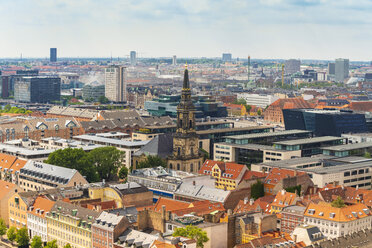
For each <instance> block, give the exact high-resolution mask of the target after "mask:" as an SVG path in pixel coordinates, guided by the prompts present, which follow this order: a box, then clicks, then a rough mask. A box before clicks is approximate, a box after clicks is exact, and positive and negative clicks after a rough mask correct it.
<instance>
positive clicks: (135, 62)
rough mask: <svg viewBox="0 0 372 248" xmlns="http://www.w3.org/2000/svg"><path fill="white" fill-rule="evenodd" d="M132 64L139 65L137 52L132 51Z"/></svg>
mask: <svg viewBox="0 0 372 248" xmlns="http://www.w3.org/2000/svg"><path fill="white" fill-rule="evenodd" d="M130 64H131V65H136V64H137V53H136V51H130Z"/></svg>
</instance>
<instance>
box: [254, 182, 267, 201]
mask: <svg viewBox="0 0 372 248" xmlns="http://www.w3.org/2000/svg"><path fill="white" fill-rule="evenodd" d="M264 195H265V190H264V184H263V183H262V182H261V181H260V180H257V182H256V183H254V184H252V186H251V197H252V198H253V199H255V200H257V199H258V198H260V197H262V196H264Z"/></svg>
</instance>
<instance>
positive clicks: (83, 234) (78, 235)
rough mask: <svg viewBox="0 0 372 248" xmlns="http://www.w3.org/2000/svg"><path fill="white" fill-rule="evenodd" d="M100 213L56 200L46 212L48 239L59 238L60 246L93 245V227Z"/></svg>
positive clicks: (79, 246) (80, 247) (76, 247)
mask: <svg viewBox="0 0 372 248" xmlns="http://www.w3.org/2000/svg"><path fill="white" fill-rule="evenodd" d="M99 215H100V212H97V211H93V210H90V209H87V208H83V207H80V206H78V205H73V204H71V203H68V202H64V201H56V203H55V204H54V206H53V207H52V208H51V210H50V212H49V213H48V214H46V219H47V225H48V232H47V233H48V241H52V240H57V245H58V246H59V247H63V246H65V245H66V244H70V245H71V246H72V247H75V248H83V247H85V248H86V247H92V230H91V228H92V224H93V223H94V222H95V219H96V218H98V217H99Z"/></svg>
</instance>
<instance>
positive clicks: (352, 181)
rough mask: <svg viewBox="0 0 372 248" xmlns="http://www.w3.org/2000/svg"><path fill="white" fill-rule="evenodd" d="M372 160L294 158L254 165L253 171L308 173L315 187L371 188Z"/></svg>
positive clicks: (324, 157) (322, 156)
mask: <svg viewBox="0 0 372 248" xmlns="http://www.w3.org/2000/svg"><path fill="white" fill-rule="evenodd" d="M371 162H372V159H368V158H363V157H353V156H351V157H343V158H338V157H333V156H327V155H318V156H314V157H308V158H293V159H288V160H282V161H271V162H263V163H259V164H252V165H251V170H252V171H259V172H262V171H271V170H272V169H273V168H282V169H290V170H296V171H297V172H306V173H307V174H308V175H309V176H310V178H311V180H312V181H313V183H314V185H317V186H318V187H325V186H326V185H327V184H330V183H335V182H336V183H338V184H343V185H344V186H348V187H354V188H356V187H359V188H363V189H370V188H371V176H372V170H371V168H372V165H371Z"/></svg>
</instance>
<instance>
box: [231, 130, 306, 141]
mask: <svg viewBox="0 0 372 248" xmlns="http://www.w3.org/2000/svg"><path fill="white" fill-rule="evenodd" d="M310 133H311V131H307V130H297V129H294V130H285V131H278V132H268V133H252V134H241V135H229V136H225V138H229V139H256V138H268V137H276V136H285V135H294V134H310Z"/></svg>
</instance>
